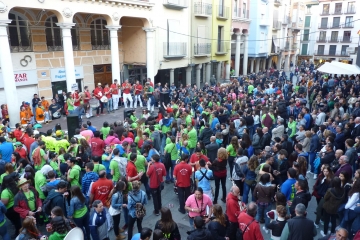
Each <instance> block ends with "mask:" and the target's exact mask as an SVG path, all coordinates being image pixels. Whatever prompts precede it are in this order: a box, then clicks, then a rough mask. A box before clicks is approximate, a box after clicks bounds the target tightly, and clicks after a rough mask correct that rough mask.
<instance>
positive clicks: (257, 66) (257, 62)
mask: <svg viewBox="0 0 360 240" xmlns="http://www.w3.org/2000/svg"><path fill="white" fill-rule="evenodd" d="M259 69H260V58H256V64H255V73H258V72H259Z"/></svg>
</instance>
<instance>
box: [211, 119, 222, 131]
mask: <svg viewBox="0 0 360 240" xmlns="http://www.w3.org/2000/svg"><path fill="white" fill-rule="evenodd" d="M218 123H220V122H219V119H218V118H217V117H215V118H214V119H213V120H212V122H211V130H213V131H216V124H218Z"/></svg>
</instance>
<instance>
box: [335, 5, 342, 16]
mask: <svg viewBox="0 0 360 240" xmlns="http://www.w3.org/2000/svg"><path fill="white" fill-rule="evenodd" d="M341 10H342V3H335V14H339V13H341Z"/></svg>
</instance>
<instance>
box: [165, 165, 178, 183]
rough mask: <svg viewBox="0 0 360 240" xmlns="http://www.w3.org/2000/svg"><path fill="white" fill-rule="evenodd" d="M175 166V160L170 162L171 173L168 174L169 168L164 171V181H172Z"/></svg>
mask: <svg viewBox="0 0 360 240" xmlns="http://www.w3.org/2000/svg"><path fill="white" fill-rule="evenodd" d="M175 165H176V160H171V172H170V168H169V169H166V181H174V177H173V173H174V168H175ZM169 174H170V175H169Z"/></svg>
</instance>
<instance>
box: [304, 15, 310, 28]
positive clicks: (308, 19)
mask: <svg viewBox="0 0 360 240" xmlns="http://www.w3.org/2000/svg"><path fill="white" fill-rule="evenodd" d="M310 23H311V16H306V17H305V27H310Z"/></svg>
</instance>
